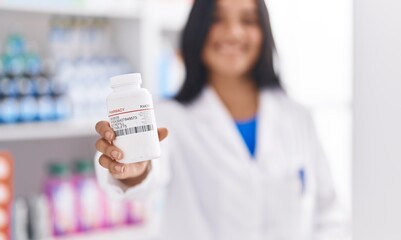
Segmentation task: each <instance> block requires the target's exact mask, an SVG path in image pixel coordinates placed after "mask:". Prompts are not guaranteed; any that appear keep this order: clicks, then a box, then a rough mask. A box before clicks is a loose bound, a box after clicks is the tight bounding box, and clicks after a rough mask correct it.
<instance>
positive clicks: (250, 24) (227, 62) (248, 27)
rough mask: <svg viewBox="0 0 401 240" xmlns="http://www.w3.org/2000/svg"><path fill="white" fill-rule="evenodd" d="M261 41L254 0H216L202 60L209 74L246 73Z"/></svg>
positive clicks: (243, 74)
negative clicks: (212, 21)
mask: <svg viewBox="0 0 401 240" xmlns="http://www.w3.org/2000/svg"><path fill="white" fill-rule="evenodd" d="M262 41H263V34H262V30H261V27H260V23H259V16H258V10H257V4H256V0H216V12H215V15H214V23H213V24H212V26H211V29H210V31H209V34H208V37H207V39H206V43H205V46H204V49H203V52H202V58H203V59H202V60H203V63H204V64H205V65H206V67H207V69H208V71H209V72H211V73H212V74H217V75H219V76H225V77H241V76H245V75H247V74H249V73H250V71H251V70H252V68H253V66H254V64H255V63H256V61H257V60H258V57H259V53H260V51H261V47H262Z"/></svg>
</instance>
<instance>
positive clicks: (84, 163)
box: [74, 159, 94, 174]
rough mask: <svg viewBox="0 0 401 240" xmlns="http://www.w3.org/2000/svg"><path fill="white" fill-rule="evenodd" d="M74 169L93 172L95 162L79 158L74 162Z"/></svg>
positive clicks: (78, 171)
mask: <svg viewBox="0 0 401 240" xmlns="http://www.w3.org/2000/svg"><path fill="white" fill-rule="evenodd" d="M74 171H75V172H76V173H81V174H85V173H92V172H93V171H94V166H93V162H92V161H91V160H86V159H78V160H76V161H75V162H74Z"/></svg>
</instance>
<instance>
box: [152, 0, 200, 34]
mask: <svg viewBox="0 0 401 240" xmlns="http://www.w3.org/2000/svg"><path fill="white" fill-rule="evenodd" d="M155 5H156V7H154V10H155V12H156V14H155V16H158V17H159V19H160V23H161V27H162V29H164V30H169V31H181V30H182V28H183V27H184V24H185V22H186V20H187V18H188V16H189V12H190V11H191V8H192V3H190V2H189V1H188V2H187V3H182V2H173V3H163V2H162V1H160V2H159V3H157V4H155Z"/></svg>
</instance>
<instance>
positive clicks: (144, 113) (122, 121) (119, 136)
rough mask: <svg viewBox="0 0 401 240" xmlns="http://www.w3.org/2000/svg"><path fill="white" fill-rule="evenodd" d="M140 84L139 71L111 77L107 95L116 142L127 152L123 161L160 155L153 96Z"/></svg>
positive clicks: (129, 161)
mask: <svg viewBox="0 0 401 240" xmlns="http://www.w3.org/2000/svg"><path fill="white" fill-rule="evenodd" d="M141 83H142V79H141V75H140V74H139V73H133V74H125V75H119V76H115V77H112V78H111V87H112V88H113V93H111V94H110V95H109V96H108V97H107V109H108V114H109V119H110V125H111V127H112V128H113V130H114V133H115V135H116V139H115V140H114V141H113V143H114V145H115V146H117V147H118V148H120V149H121V150H122V151H123V152H124V157H123V159H121V162H123V163H133V162H140V161H144V160H150V159H154V158H158V157H160V143H159V137H158V135H157V126H156V119H155V114H154V111H153V101H152V96H151V95H150V93H149V92H148V91H147V90H146V89H144V88H141Z"/></svg>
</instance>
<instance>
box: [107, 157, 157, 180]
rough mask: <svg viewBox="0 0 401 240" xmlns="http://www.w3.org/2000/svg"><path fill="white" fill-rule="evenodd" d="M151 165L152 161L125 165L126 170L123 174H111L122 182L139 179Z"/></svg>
mask: <svg viewBox="0 0 401 240" xmlns="http://www.w3.org/2000/svg"><path fill="white" fill-rule="evenodd" d="M149 164H150V161H143V162H137V163H129V164H125V169H124V171H123V172H117V173H112V172H110V173H111V175H112V176H113V177H114V178H116V179H120V180H122V179H128V178H137V177H139V176H141V175H142V174H143V173H144V172H145V171H146V169H147V168H148V165H149Z"/></svg>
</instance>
